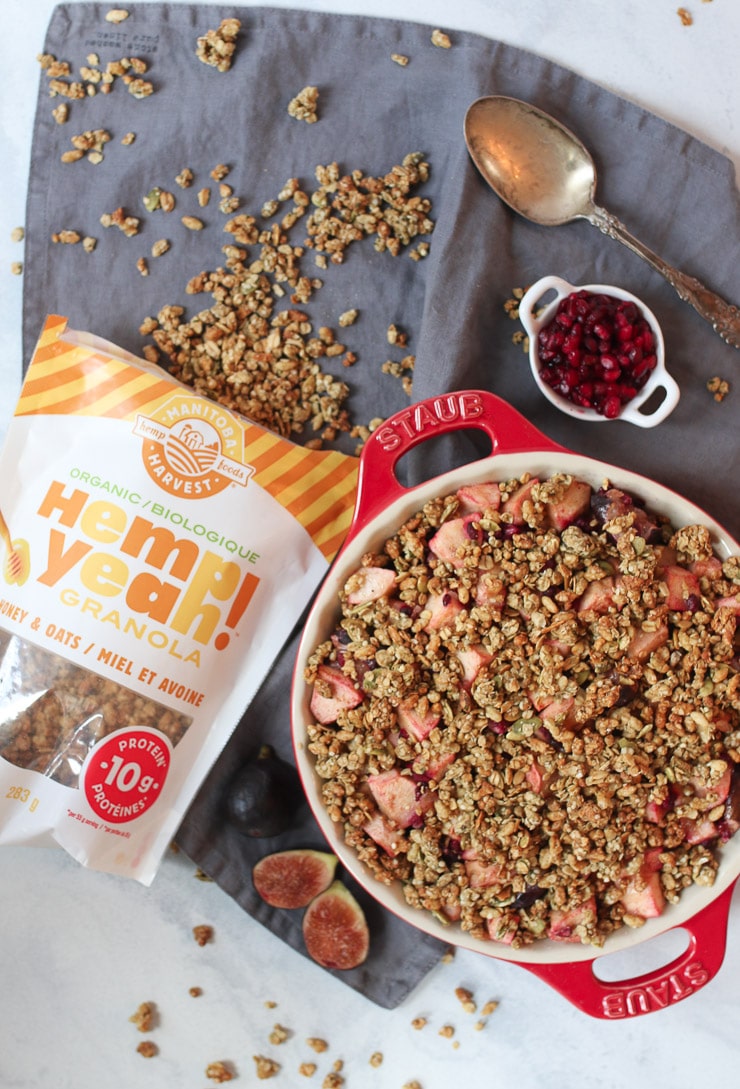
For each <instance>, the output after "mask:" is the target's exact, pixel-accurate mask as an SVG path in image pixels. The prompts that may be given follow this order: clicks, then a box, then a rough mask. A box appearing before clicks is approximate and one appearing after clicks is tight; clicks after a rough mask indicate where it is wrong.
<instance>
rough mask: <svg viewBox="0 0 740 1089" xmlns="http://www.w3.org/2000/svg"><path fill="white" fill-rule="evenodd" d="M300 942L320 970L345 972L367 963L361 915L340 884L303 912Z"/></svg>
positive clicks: (367, 939) (367, 946)
mask: <svg viewBox="0 0 740 1089" xmlns="http://www.w3.org/2000/svg"><path fill="white" fill-rule="evenodd" d="M303 940H304V942H305V943H306V952H307V953H308V955H309V956H310V957H311V959H312V960H315V961H316V963H317V964H320V965H321V966H322V967H323V968H334V969H339V970H341V971H347V970H349V969H350V968H357V967H359V965H361V964H363V963H364V961H365V960H366V959H367V955H368V952H369V950H370V931H369V929H368V925H367V920H366V919H365V913H364V912H363V910H362V908H361V907H360V905H359V904H358V902H357V900H356V899H355V898H354V896H353V895H352V893H351V892H350V891H349V889H348V888H347V887H346V885H344V884H343V883H342V882H341V881H335V882H334V883H333V884H332V885H331V886H330V887H329V888H328V889H327V890H326V892H322V893H320V894H319V895H318V896H317V897H316V898H315V899H314V900H312V901H311V903H310V904H309V905H308V907H307V908H306V913H305V915H304V916H303Z"/></svg>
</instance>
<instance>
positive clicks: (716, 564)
mask: <svg viewBox="0 0 740 1089" xmlns="http://www.w3.org/2000/svg"><path fill="white" fill-rule="evenodd" d="M689 571H691V572H692V573H693V574H694V575H696V577H697V578H699V579H703V578H707V579H709V580H710V581H711V582H713V581H714V580H715V579H720V578H722V560H720V558H719V557H718V556H710V557H709V558H708V559H706V560H694V561H693V562H692V563H690V564H689Z"/></svg>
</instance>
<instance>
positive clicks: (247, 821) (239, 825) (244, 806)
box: [226, 745, 304, 838]
mask: <svg viewBox="0 0 740 1089" xmlns="http://www.w3.org/2000/svg"><path fill="white" fill-rule="evenodd" d="M303 800H304V797H303V790H302V788H301V782H300V778H299V776H298V772H297V771H296V769H295V768H294V767H293V765H292V764H288V763H287V762H286V761H285V760H282V759H281V758H280V757H279V756H277V755H276V754H275V752H274V750H273V749H272V748H271V746H269V745H263V746H262V748H261V749H260V751H259V753H258V754H257V756H256V757H255V758H253V759H252V760H249V761H247V763H245V764H243V765H242V767H240V768H239V770H238V771H237V772H236V774H235V775H234V778H233V779H232V780H231V783H230V784H229V787H228V792H227V795H226V813H227V816H228V818H229V821H230V823H231V824H232V825H233V826H234V827H235V828H236V829H237V830H238V831H239V832H241V833H242V835H245V836H252V837H254V838H269V837H271V836H279V835H280V834H281V833H282V832H286V831H287V830H288V829H289V828H290V826H291V824H292V823H293V818H294V817H295V815H296V813H297V811H298V809H299V807H300V806H301V804H302V802H303Z"/></svg>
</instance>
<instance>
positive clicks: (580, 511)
mask: <svg viewBox="0 0 740 1089" xmlns="http://www.w3.org/2000/svg"><path fill="white" fill-rule="evenodd" d="M590 508H591V485H590V484H587V483H586V482H585V480H573V481H571V483H570V484H569V485H568V487H567V488H566V489H565V491H564V492H563V494H562V495H561V496H560V498H559V499H553V500H552V501H551V502H550V503H546V504H545V511H546V512H547V521H548V524H549V525H550V526H552V527H553V528H554V529H565V528H566V526H570V525H572V524H573V522H575V521H577V520H578V519H579V518H580V517H581V516H582V515H584V514H585V513H586V511H588V510H590Z"/></svg>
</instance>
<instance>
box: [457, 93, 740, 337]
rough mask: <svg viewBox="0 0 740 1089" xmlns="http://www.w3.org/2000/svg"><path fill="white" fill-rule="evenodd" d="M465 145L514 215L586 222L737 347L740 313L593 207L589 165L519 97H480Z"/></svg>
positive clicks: (572, 142)
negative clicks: (641, 262)
mask: <svg viewBox="0 0 740 1089" xmlns="http://www.w3.org/2000/svg"><path fill="white" fill-rule="evenodd" d="M465 143H466V144H467V146H468V151H469V152H470V155H471V158H472V160H473V162H474V163H475V165H476V166H477V167H478V170H479V171H480V172H481V174H482V175H483V177H484V178H485V180H486V181H487V182H488V184H489V185H490V186H491V188H492V189H493V191H494V193H497V194H498V196H499V197H500V198H501V199H502V200H503V201H504V203H505V204H508V205H509V207H510V208H513V210H514V211H515V212H518V213H519V215H522V216H524V218H525V219H529V220H531V221H532V222H533V223H539V224H541V225H543V226H546V227H555V226H558V225H559V224H561V223H570V222H571V221H572V220H574V219H587V220H588V222H589V223H592V224H593V225H594V226H595V227H598V228H599V230H600V231H602V232H603V233H604V234H605V235H608V236H609V238H616V240H617V241H618V242H622V243H624V245H625V246H627V247H628V248H629V249H631V250H632V251H633V253H636V254H638V255H639V256H640V257H642V258H644V259H645V260H646V261H647V262H648V264H649V265H652V267H653V268H654V269H656V270H657V271H658V272H659V273H660V274H661V275H662V276H664V277H665V279H666V280H667V281H668V283H669V284H670V285H671V286H672V287H673V288H674V289H675V290H676V292H677V293H678V295H679V297H680V298H681V299H683V300H684V302H688V303H690V304H691V305H692V306H693V307H694V309H695V310H696V311H697V313H698V314H700V315H701V317H703V318H705V319H706V320H707V321H708V322H709V323H710V324H711V325H712V327H713V328H714V330H715V332H717V333H719V335H720V336H721V337H722V339H723V340H725V341H727V343H728V344H731V345H732V347H733V348H740V310H739V309H738V308H737V307H736V306H731V305H730V304H729V303H727V302H725V301H724V299H721V298H720V297H719V295H716V294H715V293H714V292H713V291H710V290H709V288H707V287H705V286H704V285H703V284H702V283H700V282H699V280H696V279H694V277H693V276H687V275H686V274H685V273H683V272H680V271H679V270H678V269H676V268H673V267H672V266H671V265H668V264H666V262H665V261H664V260H663V259H662V258H660V257H658V255H657V254H656V253H653V251H652V250H650V249H648V248H647V246H645V245H643V243H642V242H639V241H638V240H637V239H636V238H634V237H633V236H632V235H631V234H630V233H629V231H628V230H627V229H626V227H625V226H624V225H623V224H622V223H620V222H619V220H618V219H617V218H616V217H615V216H613V215H612V214H611V213H610V212H607V211H606V210H605V209H604V208H600V207H599V206H598V205H597V204H596V203H595V201H594V196H595V192H596V167H595V166H594V163H593V160H592V158H591V156H590V155H589V153H588V151H587V149H586V148H585V147H584V146H583V144H582V143H581V141H580V140H579V139H578V138H577V137H576V136H574V134H573V133H572V132H571V131H570V130H569V129H567V128H565V127H564V126H563V125H561V124H560V122H559V121H556V120H555V118H554V117H551V116H550V115H549V114H547V113H544V112H543V111H542V110H538V109H537V108H536V107H535V106H532V105H530V104H529V103H527V102H522V101H520V100H519V99H517V98H508V97H506V96H505V95H490V96H488V97H486V98H479V99H478V100H477V102H474V103H473V104H472V106H470V108H469V109H468V112H467V114H466V115H465Z"/></svg>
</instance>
